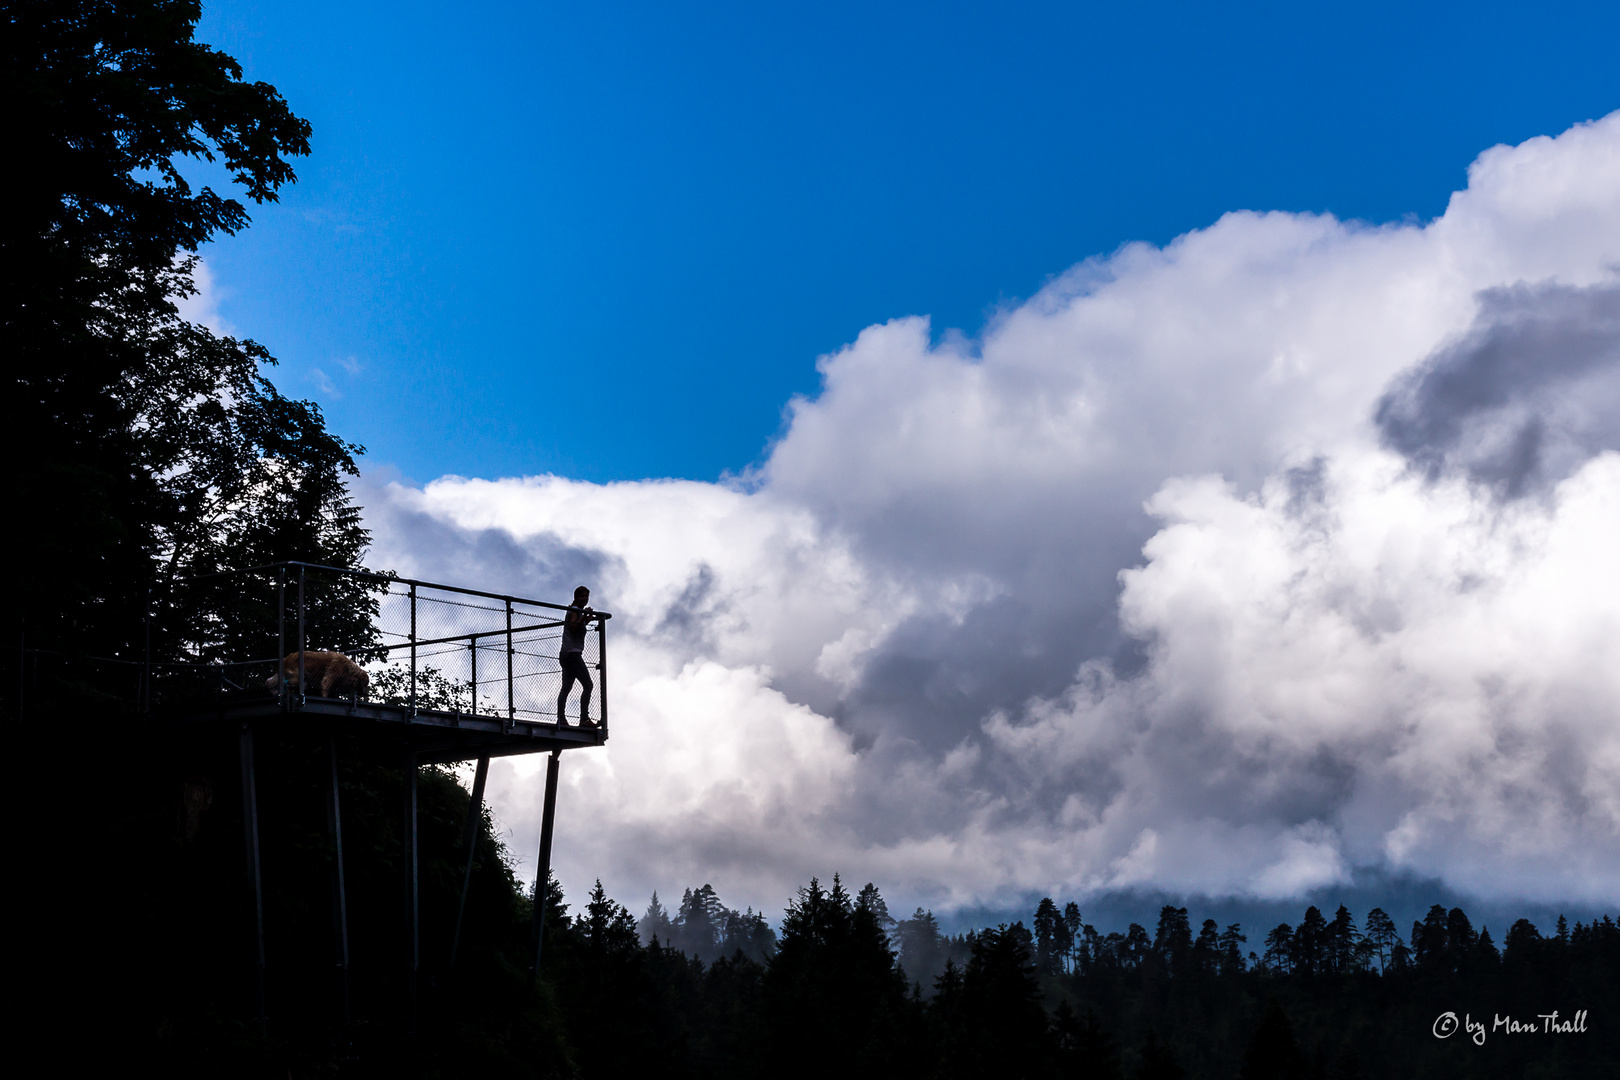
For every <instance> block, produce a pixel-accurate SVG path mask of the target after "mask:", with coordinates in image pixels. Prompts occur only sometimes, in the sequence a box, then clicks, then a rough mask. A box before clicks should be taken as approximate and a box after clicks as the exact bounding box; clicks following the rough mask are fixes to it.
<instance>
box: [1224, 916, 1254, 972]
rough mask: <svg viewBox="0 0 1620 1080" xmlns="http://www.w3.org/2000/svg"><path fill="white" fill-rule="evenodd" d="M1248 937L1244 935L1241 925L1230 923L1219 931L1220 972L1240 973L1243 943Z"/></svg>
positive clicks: (1242, 965)
mask: <svg viewBox="0 0 1620 1080" xmlns="http://www.w3.org/2000/svg"><path fill="white" fill-rule="evenodd" d="M1248 940H1249V939H1248V938H1247V937H1246V936H1244V933H1243V927H1241V926H1239V925H1238V924H1237V923H1232V924H1231V925H1230V926H1228V927H1227V928H1226V929H1225V930H1223V931H1221V973H1222V974H1234V973H1241V972H1242V971H1243V968H1244V964H1243V944H1244V943H1245V942H1247V941H1248Z"/></svg>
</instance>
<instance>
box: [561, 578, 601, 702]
mask: <svg viewBox="0 0 1620 1080" xmlns="http://www.w3.org/2000/svg"><path fill="white" fill-rule="evenodd" d="M590 598H591V590H589V589H587V588H586V587H585V586H583V585H581V586H580V587H579V588H577V589H575V590H574V602H573V604H572V605H571V606H570V607H569V608H568V613H567V614H566V615H564V616H563V632H562V650H561V651H560V652H559V653H558V654H557V661H558V663H559V664H561V665H562V690H561V691H559V692H558V694H557V726H558V727H567V726H568V719H567V717H566V716H565V715H564V710H566V709H567V707H568V691H570V690H572V689H573V688H574V682H575V680H578V681H579V684H580V687H581V689H580V692H579V725H580V727H595V726H596V724H595V723H594V722H593V721H592V720H591V691H592V690H594V689H596V684H595V683H593V682H591V672H590V669H589V668H588V667H586V666H585V624H586V623H587V622H589V621H590V618H591V607H590V604H589V603H587V601H589V600H590Z"/></svg>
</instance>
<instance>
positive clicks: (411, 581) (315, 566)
mask: <svg viewBox="0 0 1620 1080" xmlns="http://www.w3.org/2000/svg"><path fill="white" fill-rule="evenodd" d="M289 566H297V567H302V568H303V569H305V570H321V571H324V572H326V573H332V574H348V575H350V576H352V577H364V578H371V579H373V580H375V581H386V582H398V583H399V584H401V585H415V586H416V587H417V588H421V589H438V590H440V591H441V592H453V593H461V594H462V595H463V596H482V597H483V598H484V599H486V600H506V601H509V602H511V603H514V604H525V605H527V606H529V607H543V608H551V609H553V610H555V611H567V610H569V607H570V605H568V604H554V603H552V602H550V601H549V600H534V599H531V598H529V597H526V596H513V595H510V594H508V593H494V592H485V591H484V590H483V589H468V588H463V587H462V586H460V585H444V584H441V583H439V582H437V581H422V580H421V579H419V578H408V577H400V576H398V575H397V574H385V573H378V572H377V571H375V570H358V569H355V568H353V567H346V566H326V565H323V564H321V563H311V562H301V561H299V560H297V559H288V560H287V561H286V562H278V563H265V564H264V565H263V566H244V567H242V568H241V569H240V570H220V571H218V572H216V573H212V574H196V575H193V576H190V577H182V578H175V579H174V580H176V581H208V580H210V579H212V578H220V577H231V576H233V575H235V574H252V573H257V572H258V571H260V570H279V569H282V568H283V567H289ZM591 615H592V616H594V617H595V618H598V619H611V618H613V615H612V613H610V612H606V611H593V612H591Z"/></svg>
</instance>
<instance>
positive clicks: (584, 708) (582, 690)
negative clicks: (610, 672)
mask: <svg viewBox="0 0 1620 1080" xmlns="http://www.w3.org/2000/svg"><path fill="white" fill-rule="evenodd" d="M575 655H576V656H577V655H578V654H577V653H576V654H575ZM574 674H575V677H576V678H578V679H579V723H580V726H581V727H584V726H586V725H587V724H590V723H591V722H592V721H591V691H592V690H595V689H596V684H595V683H593V682H591V669H590V665H588V664H586V663H585V658H584V657H583V656H580V657H579V670H578V671H577V672H575V673H574Z"/></svg>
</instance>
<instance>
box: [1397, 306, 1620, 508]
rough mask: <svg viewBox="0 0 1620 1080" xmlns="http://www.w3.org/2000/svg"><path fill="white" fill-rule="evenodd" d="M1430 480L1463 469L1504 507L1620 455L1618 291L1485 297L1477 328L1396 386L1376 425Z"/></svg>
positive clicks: (1476, 322) (1477, 319)
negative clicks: (1603, 456) (1599, 456)
mask: <svg viewBox="0 0 1620 1080" xmlns="http://www.w3.org/2000/svg"><path fill="white" fill-rule="evenodd" d="M1375 417H1376V421H1377V424H1378V429H1379V433H1380V435H1381V436H1382V438H1383V441H1384V443H1385V445H1387V446H1389V447H1390V448H1391V449H1394V450H1398V451H1400V452H1401V453H1402V454H1404V455H1406V457H1407V458H1408V459H1410V460H1411V461H1412V462H1413V464H1414V465H1416V466H1417V467H1418V468H1420V469H1422V470H1424V471H1425V472H1426V473H1428V475H1429V476H1430V477H1431V478H1437V477H1439V476H1440V475H1441V474H1443V473H1446V472H1449V471H1451V470H1461V471H1463V472H1465V473H1466V474H1467V475H1468V476H1470V477H1472V478H1473V479H1475V480H1477V481H1480V482H1482V483H1485V484H1488V485H1490V486H1492V487H1494V488H1496V489H1497V490H1498V491H1500V492H1501V493H1502V494H1503V495H1505V496H1507V497H1510V498H1512V497H1517V496H1520V495H1525V494H1530V493H1534V492H1537V491H1540V490H1543V489H1545V488H1546V487H1548V486H1550V485H1552V484H1555V483H1557V482H1558V481H1560V480H1563V479H1565V478H1566V477H1568V476H1570V475H1571V474H1573V473H1574V472H1575V470H1576V469H1578V468H1579V467H1580V466H1581V464H1582V463H1583V462H1585V461H1586V460H1587V459H1589V458H1590V457H1592V455H1594V454H1596V453H1598V452H1600V451H1603V450H1609V449H1614V448H1616V447H1620V284H1605V285H1595V286H1591V287H1589V288H1572V287H1570V286H1567V285H1559V284H1554V283H1547V284H1539V285H1523V284H1521V285H1514V286H1511V287H1509V288H1502V289H1492V290H1489V291H1487V292H1485V293H1483V294H1482V295H1481V297H1480V311H1479V315H1478V317H1477V318H1476V319H1475V321H1474V325H1473V326H1472V327H1471V328H1470V329H1469V331H1468V332H1467V333H1466V334H1465V335H1464V336H1463V337H1462V338H1461V340H1459V341H1456V342H1454V343H1452V344H1450V345H1447V346H1446V347H1445V348H1443V349H1441V350H1440V351H1439V352H1437V353H1436V354H1434V355H1433V356H1432V357H1430V358H1429V359H1428V360H1426V361H1425V362H1424V363H1423V364H1421V365H1419V366H1418V367H1417V368H1416V369H1415V370H1413V371H1412V372H1410V373H1408V374H1406V375H1403V376H1402V377H1401V378H1400V379H1399V380H1398V381H1397V382H1396V383H1395V385H1394V386H1393V387H1391V388H1390V390H1389V391H1388V393H1386V394H1385V395H1384V396H1383V398H1382V399H1381V400H1380V401H1379V403H1378V408H1377V412H1376V414H1375Z"/></svg>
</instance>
